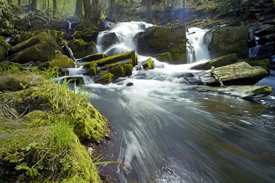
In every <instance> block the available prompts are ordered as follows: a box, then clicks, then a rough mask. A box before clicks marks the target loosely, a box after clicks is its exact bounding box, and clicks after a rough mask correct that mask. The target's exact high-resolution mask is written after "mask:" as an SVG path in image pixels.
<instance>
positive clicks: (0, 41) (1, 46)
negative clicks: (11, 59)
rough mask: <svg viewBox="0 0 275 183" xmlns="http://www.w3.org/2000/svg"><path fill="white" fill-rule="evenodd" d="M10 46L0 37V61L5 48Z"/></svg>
mask: <svg viewBox="0 0 275 183" xmlns="http://www.w3.org/2000/svg"><path fill="white" fill-rule="evenodd" d="M10 47H11V45H10V44H8V43H7V42H6V41H5V40H3V39H1V38H0V62H1V61H2V60H4V58H5V57H6V53H7V50H8V49H9V48H10Z"/></svg>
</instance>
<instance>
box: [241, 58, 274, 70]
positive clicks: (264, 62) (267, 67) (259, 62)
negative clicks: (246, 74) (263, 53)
mask: <svg viewBox="0 0 275 183" xmlns="http://www.w3.org/2000/svg"><path fill="white" fill-rule="evenodd" d="M244 61H245V62H246V63H248V64H249V65H251V66H260V67H262V68H264V69H265V70H266V71H267V73H268V74H269V73H270V67H271V64H270V61H269V59H260V60H254V59H253V58H249V59H247V60H244Z"/></svg>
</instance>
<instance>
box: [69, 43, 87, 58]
mask: <svg viewBox="0 0 275 183" xmlns="http://www.w3.org/2000/svg"><path fill="white" fill-rule="evenodd" d="M68 46H69V47H70V48H71V49H72V51H73V53H74V56H75V57H76V58H81V57H84V56H85V54H86V46H87V43H86V42H85V41H84V40H83V39H75V40H72V41H69V42H68Z"/></svg>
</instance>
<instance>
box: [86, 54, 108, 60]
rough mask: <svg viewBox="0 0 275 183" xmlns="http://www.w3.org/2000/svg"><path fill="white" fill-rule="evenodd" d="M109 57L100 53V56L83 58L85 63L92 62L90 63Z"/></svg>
mask: <svg viewBox="0 0 275 183" xmlns="http://www.w3.org/2000/svg"><path fill="white" fill-rule="evenodd" d="M105 57H107V55H105V54H104V53H99V54H92V55H88V56H86V57H83V59H82V61H83V62H90V61H96V60H99V59H102V58H105Z"/></svg>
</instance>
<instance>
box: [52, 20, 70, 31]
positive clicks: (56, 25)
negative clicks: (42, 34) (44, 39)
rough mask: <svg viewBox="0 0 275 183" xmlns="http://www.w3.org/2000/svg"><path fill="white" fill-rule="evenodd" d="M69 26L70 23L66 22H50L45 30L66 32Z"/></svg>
mask: <svg viewBox="0 0 275 183" xmlns="http://www.w3.org/2000/svg"><path fill="white" fill-rule="evenodd" d="M69 25H70V23H69V21H68V20H50V21H49V22H48V26H47V28H48V29H52V30H59V31H68V30H69Z"/></svg>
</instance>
